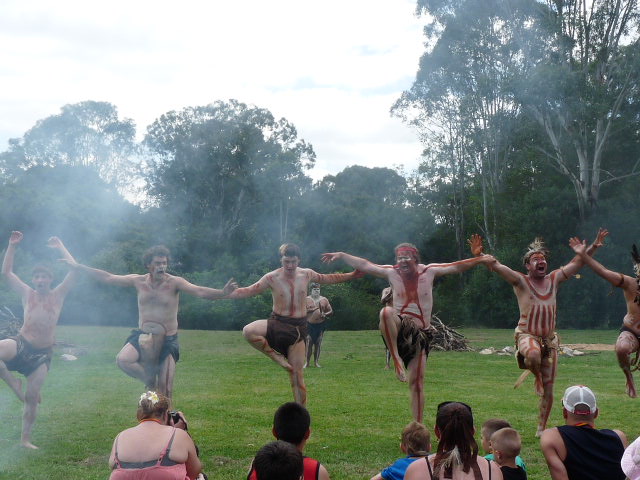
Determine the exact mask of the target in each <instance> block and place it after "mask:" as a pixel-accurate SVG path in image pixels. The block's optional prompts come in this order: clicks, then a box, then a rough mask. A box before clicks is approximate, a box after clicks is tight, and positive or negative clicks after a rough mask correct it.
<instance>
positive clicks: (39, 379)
mask: <svg viewBox="0 0 640 480" xmlns="http://www.w3.org/2000/svg"><path fill="white" fill-rule="evenodd" d="M47 372H48V369H47V366H46V365H45V364H44V363H43V364H42V365H40V366H39V367H38V368H37V369H36V371H35V372H33V373H32V374H31V375H29V376H28V377H27V390H26V392H25V396H24V409H23V413H22V436H21V438H20V445H22V446H23V447H25V448H33V449H37V448H38V447H36V446H35V445H34V444H33V443H31V431H32V430H33V424H34V422H35V421H36V412H37V410H38V403H39V401H40V389H41V388H42V384H43V383H44V379H45V378H46V377H47Z"/></svg>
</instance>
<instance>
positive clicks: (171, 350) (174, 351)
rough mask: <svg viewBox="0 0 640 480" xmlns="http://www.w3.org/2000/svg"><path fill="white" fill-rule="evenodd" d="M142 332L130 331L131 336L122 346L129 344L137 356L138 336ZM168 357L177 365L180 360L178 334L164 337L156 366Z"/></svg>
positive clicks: (138, 348) (137, 330)
mask: <svg viewBox="0 0 640 480" xmlns="http://www.w3.org/2000/svg"><path fill="white" fill-rule="evenodd" d="M143 333H145V332H143V331H142V330H140V329H138V328H136V329H135V330H131V335H129V337H128V338H127V340H126V342H124V344H125V345H126V344H127V343H130V344H131V345H132V346H133V348H135V349H136V351H137V352H138V355H140V353H141V352H140V335H142V334H143ZM169 355H171V356H172V357H173V360H174V361H175V362H176V363H178V360H180V345H179V344H178V334H177V333H176V334H175V335H168V336H166V337H164V343H163V344H162V349H161V350H160V357H159V358H158V364H160V363H162V362H163V361H164V359H165V358H167V357H168V356H169Z"/></svg>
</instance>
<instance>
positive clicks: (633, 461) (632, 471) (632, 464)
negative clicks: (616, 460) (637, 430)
mask: <svg viewBox="0 0 640 480" xmlns="http://www.w3.org/2000/svg"><path fill="white" fill-rule="evenodd" d="M620 465H621V466H622V471H623V472H624V473H625V475H626V476H627V478H628V479H629V480H640V437H638V438H636V439H635V440H634V441H633V443H631V445H629V446H628V447H627V448H626V449H625V451H624V454H623V455H622V460H621V462H620Z"/></svg>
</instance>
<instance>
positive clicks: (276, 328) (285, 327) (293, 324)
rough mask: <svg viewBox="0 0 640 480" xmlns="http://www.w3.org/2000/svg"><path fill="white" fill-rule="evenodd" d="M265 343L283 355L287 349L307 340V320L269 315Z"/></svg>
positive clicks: (286, 353) (287, 351) (304, 318)
mask: <svg viewBox="0 0 640 480" xmlns="http://www.w3.org/2000/svg"><path fill="white" fill-rule="evenodd" d="M266 338H267V343H268V344H269V346H270V347H271V348H273V349H274V350H275V351H276V352H278V353H280V354H282V355H284V356H285V357H286V356H287V355H288V353H289V347H290V346H292V345H295V344H296V343H298V342H304V341H305V340H306V338H307V318H306V317H302V318H293V317H283V316H280V315H276V314H275V313H273V312H272V313H271V316H270V317H269V319H268V320H267V337H266Z"/></svg>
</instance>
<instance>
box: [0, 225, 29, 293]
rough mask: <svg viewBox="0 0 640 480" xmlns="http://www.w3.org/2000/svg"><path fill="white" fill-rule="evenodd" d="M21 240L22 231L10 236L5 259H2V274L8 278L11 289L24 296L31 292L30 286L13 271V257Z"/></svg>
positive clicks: (12, 233)
mask: <svg viewBox="0 0 640 480" xmlns="http://www.w3.org/2000/svg"><path fill="white" fill-rule="evenodd" d="M21 241H22V233H21V232H16V231H14V232H11V236H10V237H9V245H7V251H6V252H5V253H4V260H3V261H2V275H3V276H4V278H6V279H7V282H8V283H9V287H11V290H13V291H14V292H16V293H19V294H20V295H21V296H24V295H26V294H27V293H28V292H29V290H30V287H29V285H27V284H26V283H24V282H23V281H22V280H20V278H19V277H18V276H17V275H16V274H15V273H13V258H14V257H15V254H16V248H18V244H19V243H20V242H21Z"/></svg>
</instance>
